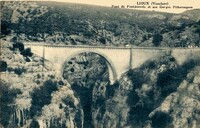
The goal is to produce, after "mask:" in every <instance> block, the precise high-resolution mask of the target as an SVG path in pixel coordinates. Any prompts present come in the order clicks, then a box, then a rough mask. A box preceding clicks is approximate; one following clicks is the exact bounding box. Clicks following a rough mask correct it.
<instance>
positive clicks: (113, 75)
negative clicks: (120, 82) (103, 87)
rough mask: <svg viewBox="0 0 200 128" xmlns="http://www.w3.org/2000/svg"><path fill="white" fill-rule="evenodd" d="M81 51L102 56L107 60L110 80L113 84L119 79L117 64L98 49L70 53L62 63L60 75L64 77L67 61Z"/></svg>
mask: <svg viewBox="0 0 200 128" xmlns="http://www.w3.org/2000/svg"><path fill="white" fill-rule="evenodd" d="M81 53H94V54H97V55H99V56H100V57H102V58H103V59H104V60H105V62H106V66H107V68H108V73H109V80H110V82H111V84H113V83H114V82H115V81H116V80H117V72H116V69H115V66H114V64H113V63H112V61H111V60H110V59H109V57H107V56H106V55H105V54H103V53H100V52H97V51H89V50H81V51H76V52H75V53H73V54H71V55H68V56H67V58H66V59H65V61H64V63H63V64H62V67H61V71H60V73H61V74H60V76H62V77H63V73H64V68H65V65H66V64H67V62H68V61H69V60H70V59H71V58H73V57H75V56H77V55H80V54H81Z"/></svg>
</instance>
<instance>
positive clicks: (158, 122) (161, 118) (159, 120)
mask: <svg viewBox="0 0 200 128" xmlns="http://www.w3.org/2000/svg"><path fill="white" fill-rule="evenodd" d="M151 120H152V126H153V128H165V127H167V126H168V125H170V124H171V122H172V117H171V116H170V115H169V114H167V113H164V112H157V113H156V114H155V115H154V116H153V117H152V118H151Z"/></svg>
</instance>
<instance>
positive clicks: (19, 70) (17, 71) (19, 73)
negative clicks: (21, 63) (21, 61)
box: [14, 68, 26, 76]
mask: <svg viewBox="0 0 200 128" xmlns="http://www.w3.org/2000/svg"><path fill="white" fill-rule="evenodd" d="M24 72H26V69H24V68H15V69H14V73H15V74H17V75H19V76H20V75H21V74H22V73H24Z"/></svg>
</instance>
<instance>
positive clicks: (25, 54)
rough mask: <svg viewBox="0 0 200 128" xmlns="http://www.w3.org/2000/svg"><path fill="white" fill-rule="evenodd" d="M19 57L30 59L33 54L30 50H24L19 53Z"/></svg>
mask: <svg viewBox="0 0 200 128" xmlns="http://www.w3.org/2000/svg"><path fill="white" fill-rule="evenodd" d="M21 55H23V56H24V57H28V56H29V57H31V56H33V53H32V52H31V49H30V48H26V49H25V50H22V51H21Z"/></svg>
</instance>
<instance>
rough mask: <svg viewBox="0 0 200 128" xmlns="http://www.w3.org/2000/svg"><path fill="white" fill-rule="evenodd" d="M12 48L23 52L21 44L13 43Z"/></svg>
mask: <svg viewBox="0 0 200 128" xmlns="http://www.w3.org/2000/svg"><path fill="white" fill-rule="evenodd" d="M13 48H14V49H19V51H23V50H24V44H23V43H21V42H16V43H13Z"/></svg>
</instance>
